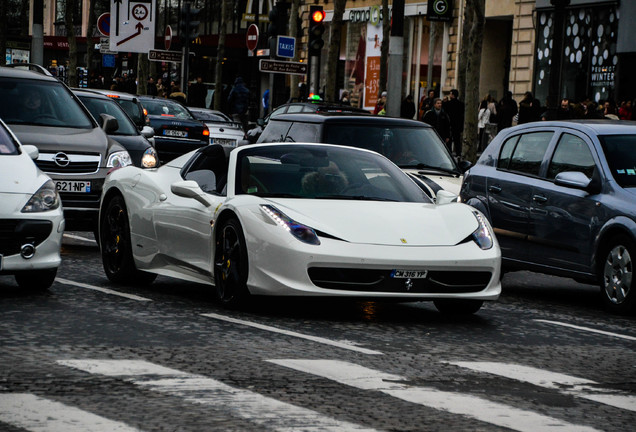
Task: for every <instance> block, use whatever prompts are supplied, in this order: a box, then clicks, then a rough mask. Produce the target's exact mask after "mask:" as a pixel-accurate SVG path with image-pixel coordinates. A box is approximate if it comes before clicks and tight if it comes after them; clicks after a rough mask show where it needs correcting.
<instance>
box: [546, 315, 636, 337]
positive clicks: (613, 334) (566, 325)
mask: <svg viewBox="0 0 636 432" xmlns="http://www.w3.org/2000/svg"><path fill="white" fill-rule="evenodd" d="M535 321H536V322H542V323H546V324H554V325H559V326H563V327H569V328H573V329H577V330H583V331H587V332H591V333H598V334H602V335H605V336H612V337H617V338H621V339H627V340H631V341H636V337H634V336H628V335H623V334H618V333H612V332H608V331H604V330H597V329H593V328H589V327H581V326H577V325H574V324H568V323H563V322H559V321H549V320H542V319H535Z"/></svg>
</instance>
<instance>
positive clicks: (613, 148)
mask: <svg viewBox="0 0 636 432" xmlns="http://www.w3.org/2000/svg"><path fill="white" fill-rule="evenodd" d="M598 138H599V140H600V141H601V145H602V146H603V152H604V153H605V157H606V158H607V164H608V165H609V167H610V171H611V173H612V176H613V177H614V180H616V182H617V183H618V184H619V185H621V186H622V187H636V135H634V134H632V135H606V136H599V137H598Z"/></svg>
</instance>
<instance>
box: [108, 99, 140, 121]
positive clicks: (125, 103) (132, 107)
mask: <svg viewBox="0 0 636 432" xmlns="http://www.w3.org/2000/svg"><path fill="white" fill-rule="evenodd" d="M115 101H117V103H118V104H119V106H121V107H122V108H123V109H124V111H126V113H127V114H128V115H129V116H130V118H131V119H132V120H133V121H134V122H135V124H137V125H143V124H145V123H146V122H145V119H144V113H143V111H142V110H141V108H140V106H139V105H138V104H137V103H135V102H133V101H129V100H124V99H115Z"/></svg>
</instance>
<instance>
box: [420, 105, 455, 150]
mask: <svg viewBox="0 0 636 432" xmlns="http://www.w3.org/2000/svg"><path fill="white" fill-rule="evenodd" d="M422 121H423V122H424V123H428V124H430V125H431V126H433V128H434V129H435V130H436V131H437V133H438V134H439V136H440V137H441V138H442V141H444V143H445V144H446V146H447V147H448V151H451V150H452V149H451V120H450V118H449V117H448V114H446V112H445V111H444V109H443V108H442V100H441V99H440V98H437V99H435V103H434V104H433V109H430V110H428V111H427V112H426V114H424V117H422Z"/></svg>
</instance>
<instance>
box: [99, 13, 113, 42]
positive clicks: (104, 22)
mask: <svg viewBox="0 0 636 432" xmlns="http://www.w3.org/2000/svg"><path fill="white" fill-rule="evenodd" d="M97 30H99V32H100V33H101V34H102V35H104V36H110V14H109V13H108V12H106V13H103V14H101V15H100V16H99V18H97Z"/></svg>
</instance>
